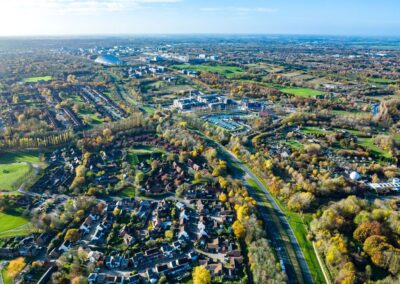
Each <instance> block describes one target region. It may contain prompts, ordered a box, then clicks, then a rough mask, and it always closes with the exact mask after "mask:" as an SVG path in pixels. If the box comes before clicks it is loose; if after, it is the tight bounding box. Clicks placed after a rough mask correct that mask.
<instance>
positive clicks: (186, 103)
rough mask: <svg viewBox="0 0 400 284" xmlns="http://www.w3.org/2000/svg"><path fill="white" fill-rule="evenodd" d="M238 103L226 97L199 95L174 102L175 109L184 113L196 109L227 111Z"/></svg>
mask: <svg viewBox="0 0 400 284" xmlns="http://www.w3.org/2000/svg"><path fill="white" fill-rule="evenodd" d="M236 106H237V103H236V102H235V101H234V100H232V99H229V98H227V97H225V96H221V95H218V94H210V95H201V94H199V95H197V96H193V97H189V98H183V99H176V100H174V103H173V107H174V108H177V109H179V110H182V111H190V110H196V109H211V110H226V109H233V108H235V107H236Z"/></svg>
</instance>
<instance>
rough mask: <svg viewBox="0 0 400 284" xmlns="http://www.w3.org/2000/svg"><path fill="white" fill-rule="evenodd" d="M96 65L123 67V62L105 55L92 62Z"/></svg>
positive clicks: (112, 56)
mask: <svg viewBox="0 0 400 284" xmlns="http://www.w3.org/2000/svg"><path fill="white" fill-rule="evenodd" d="M94 62H96V63H98V64H101V65H105V66H114V65H123V64H124V62H123V61H122V60H121V59H119V58H118V57H116V56H114V55H111V54H106V55H101V56H99V57H97V59H96V60H95V61H94Z"/></svg>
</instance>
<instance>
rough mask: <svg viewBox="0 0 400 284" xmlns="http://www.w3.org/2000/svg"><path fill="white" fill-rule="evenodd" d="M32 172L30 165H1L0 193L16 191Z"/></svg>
mask: <svg viewBox="0 0 400 284" xmlns="http://www.w3.org/2000/svg"><path fill="white" fill-rule="evenodd" d="M32 171H33V168H32V166H31V165H30V164H28V163H14V164H0V191H12V190H16V189H17V188H18V186H20V185H21V184H22V183H23V182H24V180H26V179H27V178H28V177H29V176H30V175H31V173H32Z"/></svg>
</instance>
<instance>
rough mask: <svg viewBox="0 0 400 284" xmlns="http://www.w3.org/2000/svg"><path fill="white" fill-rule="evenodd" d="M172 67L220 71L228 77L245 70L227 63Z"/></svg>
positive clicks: (176, 67)
mask: <svg viewBox="0 0 400 284" xmlns="http://www.w3.org/2000/svg"><path fill="white" fill-rule="evenodd" d="M172 68H174V69H187V70H194V71H199V72H200V71H203V72H211V73H218V74H220V75H223V76H225V77H227V78H231V77H233V76H235V75H243V74H245V71H244V70H243V69H241V68H239V67H236V66H225V65H217V66H210V65H185V64H184V65H174V66H173V67H172Z"/></svg>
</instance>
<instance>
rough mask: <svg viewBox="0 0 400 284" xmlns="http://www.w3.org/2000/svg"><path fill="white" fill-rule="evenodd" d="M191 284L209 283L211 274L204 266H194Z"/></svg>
mask: <svg viewBox="0 0 400 284" xmlns="http://www.w3.org/2000/svg"><path fill="white" fill-rule="evenodd" d="M192 276H193V284H209V283H211V274H210V272H209V271H208V270H207V269H206V268H205V267H204V266H196V267H195V268H194V270H193V274H192Z"/></svg>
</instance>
